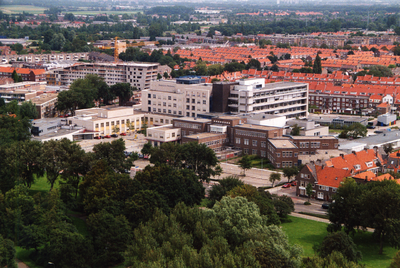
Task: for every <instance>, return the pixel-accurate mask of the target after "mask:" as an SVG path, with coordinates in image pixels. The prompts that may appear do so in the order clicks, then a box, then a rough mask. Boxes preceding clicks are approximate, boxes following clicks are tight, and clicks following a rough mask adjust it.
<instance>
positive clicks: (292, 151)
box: [267, 139, 299, 168]
mask: <svg viewBox="0 0 400 268" xmlns="http://www.w3.org/2000/svg"><path fill="white" fill-rule="evenodd" d="M267 143H268V145H267V150H268V153H267V158H268V160H269V161H271V164H272V165H273V166H274V167H276V168H285V167H292V166H297V165H298V154H299V148H298V147H297V146H296V145H295V144H294V143H293V142H292V141H291V140H289V139H269V140H268V141H267Z"/></svg>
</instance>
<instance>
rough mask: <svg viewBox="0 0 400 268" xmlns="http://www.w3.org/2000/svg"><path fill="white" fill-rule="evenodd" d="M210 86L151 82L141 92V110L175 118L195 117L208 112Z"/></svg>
mask: <svg viewBox="0 0 400 268" xmlns="http://www.w3.org/2000/svg"><path fill="white" fill-rule="evenodd" d="M211 92H212V85H211V84H189V85H188V84H177V83H175V82H174V81H153V82H152V83H151V85H150V89H148V90H144V91H142V110H143V111H147V112H151V113H159V114H169V115H175V116H186V117H197V115H198V114H203V113H208V112H210V98H211Z"/></svg>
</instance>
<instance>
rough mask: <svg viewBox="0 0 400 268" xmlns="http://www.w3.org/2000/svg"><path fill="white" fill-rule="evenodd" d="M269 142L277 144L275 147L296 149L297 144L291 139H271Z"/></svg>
mask: <svg viewBox="0 0 400 268" xmlns="http://www.w3.org/2000/svg"><path fill="white" fill-rule="evenodd" d="M269 142H270V143H272V145H274V146H275V148H284V149H285V148H288V149H296V148H297V147H296V145H294V144H293V143H292V142H291V141H290V140H289V139H287V140H286V139H279V140H274V139H269Z"/></svg>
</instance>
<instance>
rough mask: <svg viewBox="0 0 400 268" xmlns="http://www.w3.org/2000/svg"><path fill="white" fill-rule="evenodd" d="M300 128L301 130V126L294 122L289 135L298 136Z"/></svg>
mask: <svg viewBox="0 0 400 268" xmlns="http://www.w3.org/2000/svg"><path fill="white" fill-rule="evenodd" d="M300 130H301V127H299V126H298V125H297V124H295V125H294V126H293V128H292V131H291V132H290V135H292V136H300Z"/></svg>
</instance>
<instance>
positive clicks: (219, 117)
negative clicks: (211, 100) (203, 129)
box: [213, 115, 245, 120]
mask: <svg viewBox="0 0 400 268" xmlns="http://www.w3.org/2000/svg"><path fill="white" fill-rule="evenodd" d="M243 118H245V117H244V116H237V115H232V116H230V115H223V116H217V117H214V118H213V119H223V120H235V119H239V120H240V119H243Z"/></svg>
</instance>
